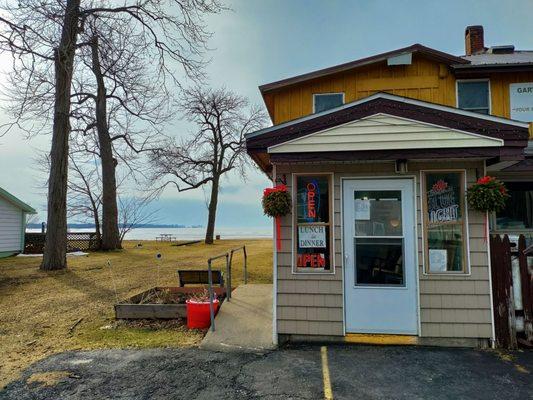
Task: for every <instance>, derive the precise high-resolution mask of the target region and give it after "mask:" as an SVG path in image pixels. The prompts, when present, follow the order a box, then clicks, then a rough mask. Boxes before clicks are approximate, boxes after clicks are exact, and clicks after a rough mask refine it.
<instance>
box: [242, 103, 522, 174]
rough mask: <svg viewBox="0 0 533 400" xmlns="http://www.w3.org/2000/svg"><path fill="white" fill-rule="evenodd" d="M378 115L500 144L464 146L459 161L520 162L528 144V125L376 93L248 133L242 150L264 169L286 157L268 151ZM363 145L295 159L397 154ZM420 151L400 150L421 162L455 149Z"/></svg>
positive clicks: (378, 157) (451, 154) (355, 157)
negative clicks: (478, 137)
mask: <svg viewBox="0 0 533 400" xmlns="http://www.w3.org/2000/svg"><path fill="white" fill-rule="evenodd" d="M378 114H385V115H387V116H392V117H399V118H403V119H408V120H410V121H419V122H420V123H422V124H430V125H432V126H436V127H442V128H448V130H449V131H455V132H463V133H467V134H468V133H470V134H473V135H474V136H475V135H479V136H482V137H486V138H495V139H500V140H501V141H503V143H502V144H503V145H502V146H500V147H483V146H478V145H476V144H473V146H472V147H468V148H464V150H463V151H462V153H461V154H462V157H484V158H494V157H502V158H508V159H513V160H521V159H523V158H524V148H525V147H526V146H527V143H528V142H527V141H528V136H529V133H528V124H527V123H524V122H519V121H513V120H510V119H507V118H501V117H495V116H492V115H484V114H478V113H474V112H471V111H465V110H461V109H458V108H454V107H448V106H443V105H439V104H434V103H429V102H425V101H421V100H414V99H410V98H407V97H400V96H396V95H391V94H388V93H376V94H374V95H372V96H369V97H366V98H364V99H361V100H358V101H354V102H352V103H347V104H344V105H342V106H339V107H336V108H333V109H331V110H327V111H324V112H321V113H316V114H312V115H308V116H305V117H302V118H299V119H296V120H293V121H289V122H286V123H283V124H279V125H275V126H271V127H269V128H266V129H262V130H260V131H257V132H253V133H250V134H248V135H247V136H246V146H247V150H248V153H250V155H251V156H252V157H253V158H254V160H255V161H256V162H257V163H258V164H259V165H260V166H261V168H263V169H264V170H267V168H268V164H269V163H270V160H274V159H276V160H282V159H283V160H287V159H288V158H287V155H284V154H272V153H270V154H269V153H268V151H269V148H272V147H273V146H276V145H279V144H281V143H287V142H290V141H294V140H295V139H299V138H303V137H306V136H309V135H311V134H314V133H317V132H322V131H326V130H328V129H331V128H333V127H338V126H341V125H343V124H349V123H350V122H353V121H357V120H361V119H364V118H368V117H370V116H374V115H378ZM363 147H364V146H363ZM363 147H362V151H356V150H355V148H354V149H351V150H350V151H344V152H342V151H341V152H338V151H337V152H336V153H344V154H342V155H341V156H339V154H336V155H335V157H333V155H331V154H329V155H327V154H326V152H321V153H315V154H313V153H311V152H310V153H307V155H301V156H300V159H304V158H310V157H314V159H315V160H320V159H325V158H324V157H326V156H327V157H329V158H327V159H329V160H331V161H335V160H341V159H342V160H345V159H346V158H348V159H352V160H361V159H365V158H366V159H374V160H378V159H382V160H383V159H387V160H388V159H394V157H396V159H397V158H398V156H399V153H400V151H399V150H382V151H378V150H367V149H364V148H363ZM420 149H421V147H420V146H417V149H415V148H405V149H404V150H402V151H403V152H404V155H405V156H406V157H409V158H420V156H421V155H429V154H431V155H432V157H438V156H442V157H444V156H446V157H452V156H453V155H454V154H455V153H454V152H456V153H457V154H459V153H458V152H457V150H454V149H450V148H448V149H445V148H439V147H438V146H437V147H434V146H431V145H429V144H428V147H427V150H431V151H423V152H421V150H420ZM348 153H350V154H348ZM351 153H353V154H351ZM363 153H364V154H363ZM350 157H351V158H350Z"/></svg>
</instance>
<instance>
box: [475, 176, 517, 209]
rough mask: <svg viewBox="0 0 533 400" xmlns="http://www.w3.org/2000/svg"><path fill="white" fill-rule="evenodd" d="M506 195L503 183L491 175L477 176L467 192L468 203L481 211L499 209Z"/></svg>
mask: <svg viewBox="0 0 533 400" xmlns="http://www.w3.org/2000/svg"><path fill="white" fill-rule="evenodd" d="M508 197H509V194H508V193H507V188H506V187H505V185H504V184H503V183H502V182H500V181H499V180H498V179H496V178H494V177H492V176H484V177H483V178H479V179H478V180H477V182H476V183H474V184H473V185H472V186H470V187H469V188H468V192H467V198H468V205H469V206H470V207H471V208H473V209H474V210H477V211H481V212H493V211H501V210H502V209H503V208H504V207H505V202H506V200H507V198H508Z"/></svg>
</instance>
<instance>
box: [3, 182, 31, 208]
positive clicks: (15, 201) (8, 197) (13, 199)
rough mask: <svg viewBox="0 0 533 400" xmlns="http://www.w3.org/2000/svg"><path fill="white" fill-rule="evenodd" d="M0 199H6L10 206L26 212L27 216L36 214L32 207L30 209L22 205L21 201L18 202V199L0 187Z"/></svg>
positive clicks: (26, 205)
mask: <svg viewBox="0 0 533 400" xmlns="http://www.w3.org/2000/svg"><path fill="white" fill-rule="evenodd" d="M0 197H2V198H4V199H6V200H7V201H9V202H10V203H11V204H13V205H15V206H17V207H18V208H20V209H21V210H22V211H24V212H27V213H28V214H37V211H35V209H34V208H33V207H31V206H29V205H28V204H26V203H24V202H23V201H22V200H20V199H19V198H17V197H15V196H13V195H12V194H11V193H9V192H8V191H7V190H5V189H2V188H1V187H0Z"/></svg>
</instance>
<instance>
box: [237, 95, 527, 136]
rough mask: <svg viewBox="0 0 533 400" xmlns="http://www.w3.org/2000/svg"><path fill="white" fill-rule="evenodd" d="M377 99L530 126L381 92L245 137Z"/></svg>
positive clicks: (521, 126)
mask: <svg viewBox="0 0 533 400" xmlns="http://www.w3.org/2000/svg"><path fill="white" fill-rule="evenodd" d="M375 99H388V100H392V101H397V102H401V103H406V104H413V105H417V106H420V107H426V108H431V109H433V110H437V111H443V112H449V113H453V114H458V115H464V116H467V117H473V118H477V119H482V120H485V121H492V122H498V123H501V124H507V125H512V126H516V127H519V128H529V124H528V123H527V122H521V121H516V120H513V119H509V118H503V117H496V116H494V115H485V114H480V113H476V112H473V111H467V110H461V109H458V108H455V107H449V106H444V105H440V104H435V103H429V102H427V101H422V100H415V99H411V98H409V97H401V96H396V95H393V94H389V93H383V92H379V93H376V94H373V95H371V96H368V97H365V98H363V99H360V100H356V101H352V102H351V103H346V104H344V105H342V106H339V107H335V108H332V109H330V110H326V111H322V112H320V113H316V114H310V115H306V116H305V117H301V118H297V119H294V120H292V121H288V122H284V123H281V124H278V125H273V126H270V127H268V128H265V129H261V130H259V131H255V132H250V133H248V134H246V135H245V136H246V138H253V137H256V136H260V135H262V134H264V133H268V132H271V131H273V130H277V129H279V128H283V127H287V126H292V125H295V124H297V123H300V122H304V121H308V120H310V119H313V118H316V117H320V116H323V115H328V114H331V113H334V112H336V111H340V110H344V109H346V108H350V107H353V106H356V105H359V104H364V103H367V102H369V101H372V100H375Z"/></svg>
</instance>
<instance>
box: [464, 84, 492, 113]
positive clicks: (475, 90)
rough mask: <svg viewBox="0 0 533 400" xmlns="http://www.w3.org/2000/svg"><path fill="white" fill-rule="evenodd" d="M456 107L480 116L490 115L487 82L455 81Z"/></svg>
mask: <svg viewBox="0 0 533 400" xmlns="http://www.w3.org/2000/svg"><path fill="white" fill-rule="evenodd" d="M457 107H458V108H460V109H462V110H468V111H474V112H477V113H480V114H490V91H489V81H488V80H462V81H457Z"/></svg>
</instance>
